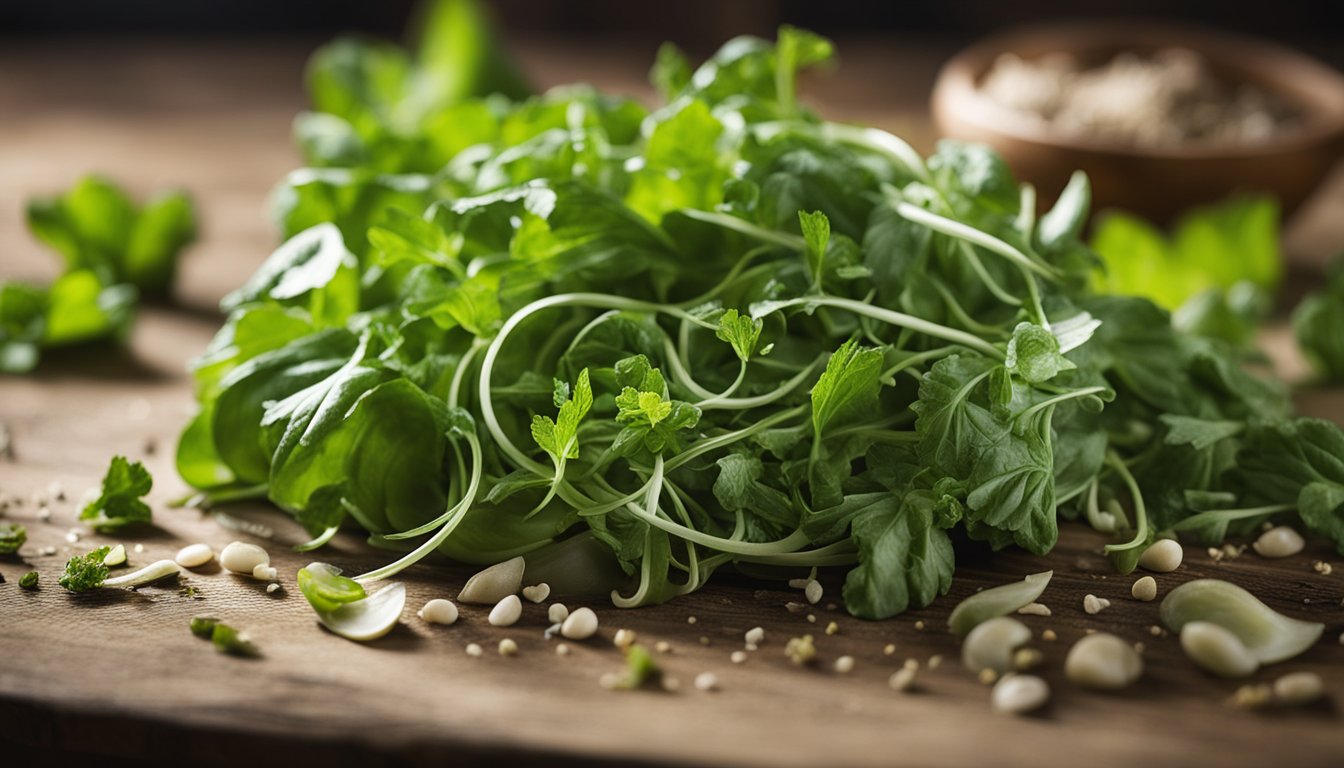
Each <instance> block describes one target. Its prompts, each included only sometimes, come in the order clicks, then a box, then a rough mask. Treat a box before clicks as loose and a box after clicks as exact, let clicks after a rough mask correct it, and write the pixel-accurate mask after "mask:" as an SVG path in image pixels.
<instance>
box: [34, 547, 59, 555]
mask: <svg viewBox="0 0 1344 768" xmlns="http://www.w3.org/2000/svg"><path fill="white" fill-rule="evenodd" d="M37 553H38V554H39V555H54V554H56V548H55V547H43V548H41V549H39V550H38V551H37Z"/></svg>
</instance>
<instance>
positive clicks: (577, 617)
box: [560, 607, 597, 640]
mask: <svg viewBox="0 0 1344 768" xmlns="http://www.w3.org/2000/svg"><path fill="white" fill-rule="evenodd" d="M560 634H561V635H564V636H565V638H566V639H568V640H587V639H588V638H590V637H592V636H593V635H595V634H597V614H596V613H593V609H592V608H588V607H584V608H579V609H578V610H576V611H574V612H573V613H571V614H569V615H568V616H566V617H565V620H564V621H563V622H562V623H561V624H560Z"/></svg>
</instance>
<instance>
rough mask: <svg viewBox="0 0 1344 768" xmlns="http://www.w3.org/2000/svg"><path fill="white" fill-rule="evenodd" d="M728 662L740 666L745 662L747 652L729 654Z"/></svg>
mask: <svg viewBox="0 0 1344 768" xmlns="http://www.w3.org/2000/svg"><path fill="white" fill-rule="evenodd" d="M728 660H729V661H731V662H733V663H734V664H741V663H743V662H745V661H746V660H747V652H746V651H733V652H732V653H731V654H729V655H728Z"/></svg>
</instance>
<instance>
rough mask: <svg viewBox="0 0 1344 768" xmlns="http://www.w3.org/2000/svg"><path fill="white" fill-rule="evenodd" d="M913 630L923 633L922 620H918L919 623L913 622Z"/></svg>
mask: <svg viewBox="0 0 1344 768" xmlns="http://www.w3.org/2000/svg"><path fill="white" fill-rule="evenodd" d="M915 630H916V631H918V632H923V631H924V620H923V619H920V620H919V621H916V622H915Z"/></svg>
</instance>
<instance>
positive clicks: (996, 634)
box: [961, 616, 1031, 673]
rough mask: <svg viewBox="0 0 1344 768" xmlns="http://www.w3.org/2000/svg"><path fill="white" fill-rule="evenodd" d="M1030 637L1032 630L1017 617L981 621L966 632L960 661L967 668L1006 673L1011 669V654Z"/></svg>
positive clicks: (1001, 617) (974, 670)
mask: <svg viewBox="0 0 1344 768" xmlns="http://www.w3.org/2000/svg"><path fill="white" fill-rule="evenodd" d="M1030 639H1031V630H1030V629H1027V625H1025V624H1023V623H1022V622H1020V621H1018V620H1017V619H1013V618H1009V617H1007V616H997V617H995V618H992V619H990V620H989V621H983V622H981V623H979V624H977V625H976V626H975V628H974V629H972V630H971V631H970V632H969V633H967V635H966V641H965V642H964V643H962V646H961V663H962V666H964V667H966V669H967V670H969V671H971V672H975V673H979V672H980V671H981V670H983V669H992V670H994V671H995V672H999V673H1002V672H1007V671H1008V670H1010V669H1012V668H1013V653H1014V652H1015V651H1016V650H1017V649H1018V648H1020V647H1021V646H1023V645H1025V644H1026V643H1027V641H1028V640H1030Z"/></svg>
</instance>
